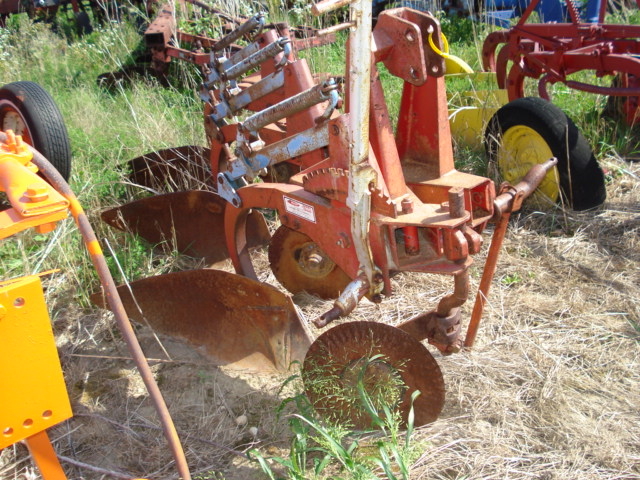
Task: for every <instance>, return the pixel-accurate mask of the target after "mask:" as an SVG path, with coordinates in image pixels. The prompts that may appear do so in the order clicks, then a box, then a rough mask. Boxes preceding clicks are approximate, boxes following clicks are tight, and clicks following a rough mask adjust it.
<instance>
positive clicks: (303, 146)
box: [247, 125, 329, 170]
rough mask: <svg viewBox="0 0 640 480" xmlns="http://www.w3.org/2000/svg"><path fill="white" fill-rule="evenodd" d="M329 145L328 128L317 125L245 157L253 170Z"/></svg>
mask: <svg viewBox="0 0 640 480" xmlns="http://www.w3.org/2000/svg"><path fill="white" fill-rule="evenodd" d="M327 145H329V129H328V128H327V126H326V125H319V126H316V127H313V128H310V129H309V130H305V131H304V132H300V133H298V134H297V135H293V136H292V137H288V138H285V139H283V140H280V141H279V142H276V143H272V144H271V145H268V146H266V147H265V148H263V149H261V150H258V151H257V152H255V153H253V154H252V155H250V156H249V157H248V158H247V161H248V163H249V165H251V168H252V169H254V170H261V169H263V168H265V167H268V166H270V165H275V164H276V163H280V162H285V161H287V160H291V159H292V158H295V157H299V156H300V155H304V154H305V153H309V152H312V151H313V150H317V149H318V148H322V147H326V146H327Z"/></svg>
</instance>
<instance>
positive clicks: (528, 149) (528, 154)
mask: <svg viewBox="0 0 640 480" xmlns="http://www.w3.org/2000/svg"><path fill="white" fill-rule="evenodd" d="M551 157H553V152H551V149H550V148H549V145H548V144H547V142H546V141H545V140H544V138H542V136H540V134H539V133H538V132H536V131H535V130H534V129H532V128H530V127H527V126H524V125H516V126H513V127H511V128H509V129H507V131H506V132H503V134H502V144H501V146H500V148H499V150H498V154H497V158H498V169H499V170H500V174H501V175H502V178H503V179H504V180H505V181H507V182H509V183H510V184H512V185H515V184H516V183H518V182H519V181H520V180H522V178H523V177H524V176H525V175H526V174H527V172H528V171H529V170H531V168H532V167H534V166H535V165H538V164H542V163H544V162H546V161H547V160H549V159H550V158H551ZM559 195H560V187H559V177H558V169H557V168H556V167H553V168H552V169H551V170H550V171H549V173H547V175H546V176H545V177H544V179H543V180H542V183H540V186H539V187H538V188H537V189H536V191H535V192H534V194H533V195H532V196H531V198H530V199H529V200H527V202H528V203H529V204H530V205H536V204H538V205H540V206H542V205H548V204H549V200H550V201H551V202H553V203H555V202H556V201H557V200H558V197H559Z"/></svg>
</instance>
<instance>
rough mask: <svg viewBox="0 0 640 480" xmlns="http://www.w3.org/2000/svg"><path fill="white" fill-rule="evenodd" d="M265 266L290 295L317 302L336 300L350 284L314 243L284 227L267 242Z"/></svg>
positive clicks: (302, 234) (342, 271)
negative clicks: (303, 295)
mask: <svg viewBox="0 0 640 480" xmlns="http://www.w3.org/2000/svg"><path fill="white" fill-rule="evenodd" d="M269 263H270V265H271V270H273V274H274V275H275V276H276V278H277V279H278V281H279V282H280V283H281V284H282V285H283V286H284V287H285V288H286V289H287V290H289V291H290V292H291V293H298V292H302V291H306V292H308V293H311V294H314V295H318V296H319V297H320V298H326V299H329V298H336V297H337V296H338V295H340V293H341V292H342V291H343V290H344V289H345V287H346V286H347V285H348V284H349V282H350V281H351V279H350V278H349V276H348V275H347V274H346V273H344V270H342V269H341V268H340V267H339V266H337V265H336V264H335V263H334V262H333V261H332V260H331V259H330V258H329V257H328V256H327V255H326V254H325V253H324V252H323V251H322V249H321V248H320V247H319V246H318V244H317V243H315V242H313V240H311V239H310V238H309V237H308V236H307V235H305V234H304V233H301V232H296V231H295V230H292V229H291V228H288V227H285V226H284V225H283V226H281V227H279V228H278V230H276V233H274V235H273V237H272V238H271V242H270V244H269Z"/></svg>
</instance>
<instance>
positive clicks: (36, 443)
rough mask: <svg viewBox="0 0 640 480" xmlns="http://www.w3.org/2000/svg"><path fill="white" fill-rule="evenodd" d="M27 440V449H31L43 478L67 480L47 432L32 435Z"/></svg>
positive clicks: (30, 451)
mask: <svg viewBox="0 0 640 480" xmlns="http://www.w3.org/2000/svg"><path fill="white" fill-rule="evenodd" d="M25 440H26V442H27V447H29V453H30V454H31V457H32V458H33V461H34V462H35V463H36V465H37V466H38V470H40V474H41V475H42V478H44V479H46V480H67V476H66V475H65V473H64V470H63V469H62V465H60V461H59V460H58V456H57V455H56V452H55V450H54V449H53V445H51V441H50V440H49V436H48V435H47V431H46V430H42V431H41V432H38V433H36V434H35V435H31V436H30V437H27V438H26V439H25Z"/></svg>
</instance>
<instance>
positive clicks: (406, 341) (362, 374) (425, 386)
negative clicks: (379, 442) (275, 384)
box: [302, 322, 444, 429]
mask: <svg viewBox="0 0 640 480" xmlns="http://www.w3.org/2000/svg"><path fill="white" fill-rule="evenodd" d="M302 377H303V380H304V385H305V392H306V394H307V397H308V398H309V400H310V401H311V403H312V404H313V405H314V407H315V408H316V410H317V411H318V412H319V413H320V414H321V415H323V416H326V417H330V418H333V419H334V420H336V421H338V422H340V423H346V424H350V425H352V426H353V427H354V428H356V429H365V428H369V427H371V426H372V421H371V417H370V415H369V414H367V412H366V410H365V409H364V408H363V406H362V402H361V401H360V396H359V395H358V393H357V388H356V387H355V384H356V383H357V382H358V379H361V380H362V381H363V385H364V387H365V390H366V392H367V393H368V394H369V396H370V397H372V398H374V397H375V396H376V395H381V397H379V398H380V401H382V402H385V403H387V404H390V406H391V407H394V406H395V408H396V409H397V410H398V411H399V412H400V415H401V417H402V421H403V422H404V423H406V422H407V419H408V416H409V411H410V409H411V395H412V394H413V392H415V391H416V390H417V391H419V392H420V395H418V397H417V398H416V399H415V401H414V402H413V410H414V415H415V419H414V425H415V426H420V425H424V424H427V423H431V422H433V421H434V420H436V419H437V418H438V415H440V412H441V411H442V407H443V405H444V380H443V378H442V372H441V371H440V367H439V366H438V364H437V362H436V360H435V359H434V358H433V356H432V355H431V353H430V352H429V350H427V348H426V347H425V346H424V345H422V344H421V343H420V342H419V341H417V340H416V339H415V338H413V337H412V336H410V335H409V334H407V333H405V332H403V331H402V330H400V329H398V328H395V327H392V326H390V325H385V324H382V323H377V322H349V323H344V324H342V325H338V326H336V327H333V328H332V329H330V330H327V331H326V332H324V333H323V334H322V335H320V337H318V339H317V340H316V341H315V342H313V344H312V345H311V347H310V348H309V351H308V352H307V355H306V357H305V360H304V365H303V371H302Z"/></svg>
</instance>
